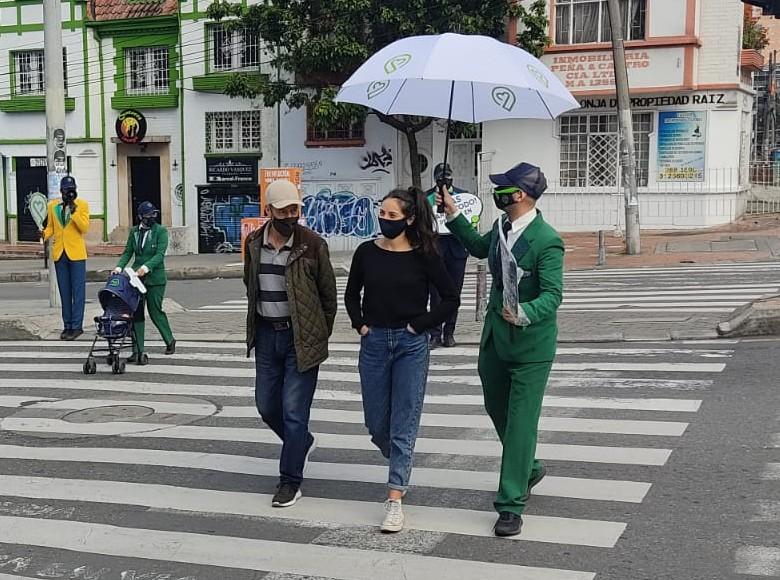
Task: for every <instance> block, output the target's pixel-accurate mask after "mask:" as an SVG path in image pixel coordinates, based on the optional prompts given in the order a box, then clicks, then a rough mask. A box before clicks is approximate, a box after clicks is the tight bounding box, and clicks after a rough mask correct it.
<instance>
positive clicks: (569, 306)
mask: <svg viewBox="0 0 780 580" xmlns="http://www.w3.org/2000/svg"><path fill="white" fill-rule="evenodd" d="M703 304H709V305H711V306H712V307H713V308H725V307H729V306H734V307H736V306H740V305H741V304H744V302H740V301H739V300H731V301H721V300H709V299H707V300H702V301H697V302H693V301H687V302H661V301H655V302H642V303H635V302H631V301H620V302H619V303H618V304H615V305H614V306H613V307H614V308H619V307H620V306H621V305H634V307H635V308H697V307H700V306H702V305H703ZM606 307H608V305H607V304H594V305H593V308H606ZM572 308H578V309H582V308H586V306H585V305H583V304H563V305H562V306H561V309H564V310H569V309H572Z"/></svg>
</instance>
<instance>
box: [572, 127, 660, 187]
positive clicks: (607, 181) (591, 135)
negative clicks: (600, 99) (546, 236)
mask: <svg viewBox="0 0 780 580" xmlns="http://www.w3.org/2000/svg"><path fill="white" fill-rule="evenodd" d="M633 124H634V149H635V151H636V155H637V185H639V186H640V187H646V186H647V182H648V171H649V164H650V134H651V133H652V132H653V114H652V113H634V115H633ZM560 136H561V154H560V172H561V175H560V179H561V187H617V186H618V176H619V173H620V133H619V127H618V117H617V115H616V114H614V113H605V114H596V115H567V116H564V117H561V119H560Z"/></svg>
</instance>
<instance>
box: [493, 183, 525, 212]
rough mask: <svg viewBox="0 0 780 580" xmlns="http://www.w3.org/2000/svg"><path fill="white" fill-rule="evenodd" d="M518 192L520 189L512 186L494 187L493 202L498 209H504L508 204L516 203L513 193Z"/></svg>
mask: <svg viewBox="0 0 780 580" xmlns="http://www.w3.org/2000/svg"><path fill="white" fill-rule="evenodd" d="M519 192H520V190H519V189H517V188H514V187H512V188H509V187H504V188H500V189H494V190H493V202H494V203H495V204H496V207H497V208H498V209H500V210H501V211H504V210H505V209H506V208H508V207H509V206H510V205H515V204H516V203H518V201H517V200H516V199H515V194H516V193H519Z"/></svg>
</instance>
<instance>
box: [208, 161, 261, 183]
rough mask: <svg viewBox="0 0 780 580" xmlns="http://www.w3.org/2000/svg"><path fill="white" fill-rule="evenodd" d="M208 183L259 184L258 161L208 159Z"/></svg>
mask: <svg viewBox="0 0 780 580" xmlns="http://www.w3.org/2000/svg"><path fill="white" fill-rule="evenodd" d="M206 181H207V182H208V183H247V184H255V185H256V184H257V159H255V158H248V159H242V158H240V157H209V158H207V159H206Z"/></svg>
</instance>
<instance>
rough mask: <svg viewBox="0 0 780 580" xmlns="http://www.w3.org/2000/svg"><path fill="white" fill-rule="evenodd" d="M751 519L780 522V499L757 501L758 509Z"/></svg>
mask: <svg viewBox="0 0 780 580" xmlns="http://www.w3.org/2000/svg"><path fill="white" fill-rule="evenodd" d="M750 521H751V522H771V523H780V501H777V500H759V501H758V502H756V511H755V514H754V515H753V517H751V518H750Z"/></svg>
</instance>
